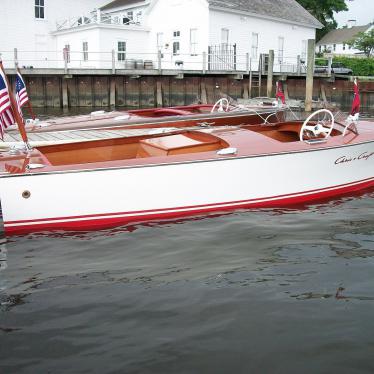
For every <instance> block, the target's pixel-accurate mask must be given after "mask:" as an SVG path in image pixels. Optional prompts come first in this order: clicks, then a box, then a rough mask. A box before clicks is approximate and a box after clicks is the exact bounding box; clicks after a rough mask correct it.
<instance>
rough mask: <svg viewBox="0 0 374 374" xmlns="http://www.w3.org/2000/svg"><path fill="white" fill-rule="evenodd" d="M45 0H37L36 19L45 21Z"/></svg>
mask: <svg viewBox="0 0 374 374" xmlns="http://www.w3.org/2000/svg"><path fill="white" fill-rule="evenodd" d="M44 13H45V12H44V0H35V18H39V19H44V18H45V14H44Z"/></svg>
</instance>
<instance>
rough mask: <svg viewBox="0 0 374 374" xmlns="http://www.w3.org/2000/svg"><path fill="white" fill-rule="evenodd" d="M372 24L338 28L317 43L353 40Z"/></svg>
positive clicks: (337, 42)
mask: <svg viewBox="0 0 374 374" xmlns="http://www.w3.org/2000/svg"><path fill="white" fill-rule="evenodd" d="M370 27H371V25H370V24H369V25H364V26H353V27H351V28H348V27H345V28H343V29H336V30H332V31H330V32H329V33H328V34H326V35H325V36H324V37H323V38H322V39H321V40H320V41H319V42H318V43H317V45H322V44H343V43H345V42H349V41H350V40H352V39H353V38H354V37H355V36H356V35H357V34H358V33H359V32H365V31H367V30H368V29H369V28H370Z"/></svg>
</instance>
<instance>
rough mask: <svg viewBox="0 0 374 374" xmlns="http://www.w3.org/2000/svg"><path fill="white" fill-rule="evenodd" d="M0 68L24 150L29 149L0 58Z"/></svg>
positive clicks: (23, 127)
mask: <svg viewBox="0 0 374 374" xmlns="http://www.w3.org/2000/svg"><path fill="white" fill-rule="evenodd" d="M0 69H1V71H2V72H3V74H4V77H5V80H6V84H7V86H8V92H9V100H10V104H11V107H12V111H13V115H14V119H15V120H16V122H17V125H18V130H19V132H20V134H21V137H22V140H23V142H24V143H25V147H26V150H27V151H31V149H32V148H31V146H30V144H29V140H28V138H27V134H26V129H25V124H24V122H23V119H22V117H21V115H20V114H19V112H18V110H17V104H16V100H15V98H14V95H13V92H12V90H11V88H10V85H9V81H8V78H7V76H6V74H5V70H4V67H3V61H2V60H1V59H0Z"/></svg>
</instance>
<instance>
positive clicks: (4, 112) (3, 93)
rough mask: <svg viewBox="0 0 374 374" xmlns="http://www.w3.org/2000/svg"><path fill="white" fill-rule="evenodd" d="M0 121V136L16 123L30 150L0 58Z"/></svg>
mask: <svg viewBox="0 0 374 374" xmlns="http://www.w3.org/2000/svg"><path fill="white" fill-rule="evenodd" d="M0 100H1V101H0V103H1V104H0V118H1V119H0V121H1V126H0V127H1V130H0V132H1V136H2V135H3V131H4V129H5V128H7V127H8V126H10V125H12V124H14V123H17V125H18V130H19V132H20V134H21V137H22V140H23V142H24V143H25V148H26V150H27V151H29V150H31V147H30V145H29V142H28V139H27V134H26V130H25V123H24V121H23V118H22V117H21V115H20V114H19V112H18V110H17V103H16V100H15V99H14V96H13V94H12V92H11V90H10V88H9V82H8V79H7V77H6V75H5V72H4V67H3V62H2V61H1V60H0ZM3 121H4V122H3Z"/></svg>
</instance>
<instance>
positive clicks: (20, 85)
mask: <svg viewBox="0 0 374 374" xmlns="http://www.w3.org/2000/svg"><path fill="white" fill-rule="evenodd" d="M16 101H17V107H18V111H19V113H20V115H21V116H22V109H21V108H22V107H23V106H24V105H25V104H27V106H28V108H29V111H30V115H31V117H32V119H33V120H35V115H34V112H33V110H32V107H31V102H30V99H29V97H28V95H27V91H26V84H25V81H24V80H23V78H22V75H21V72H20V71H19V69H18V68H17V75H16Z"/></svg>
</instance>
